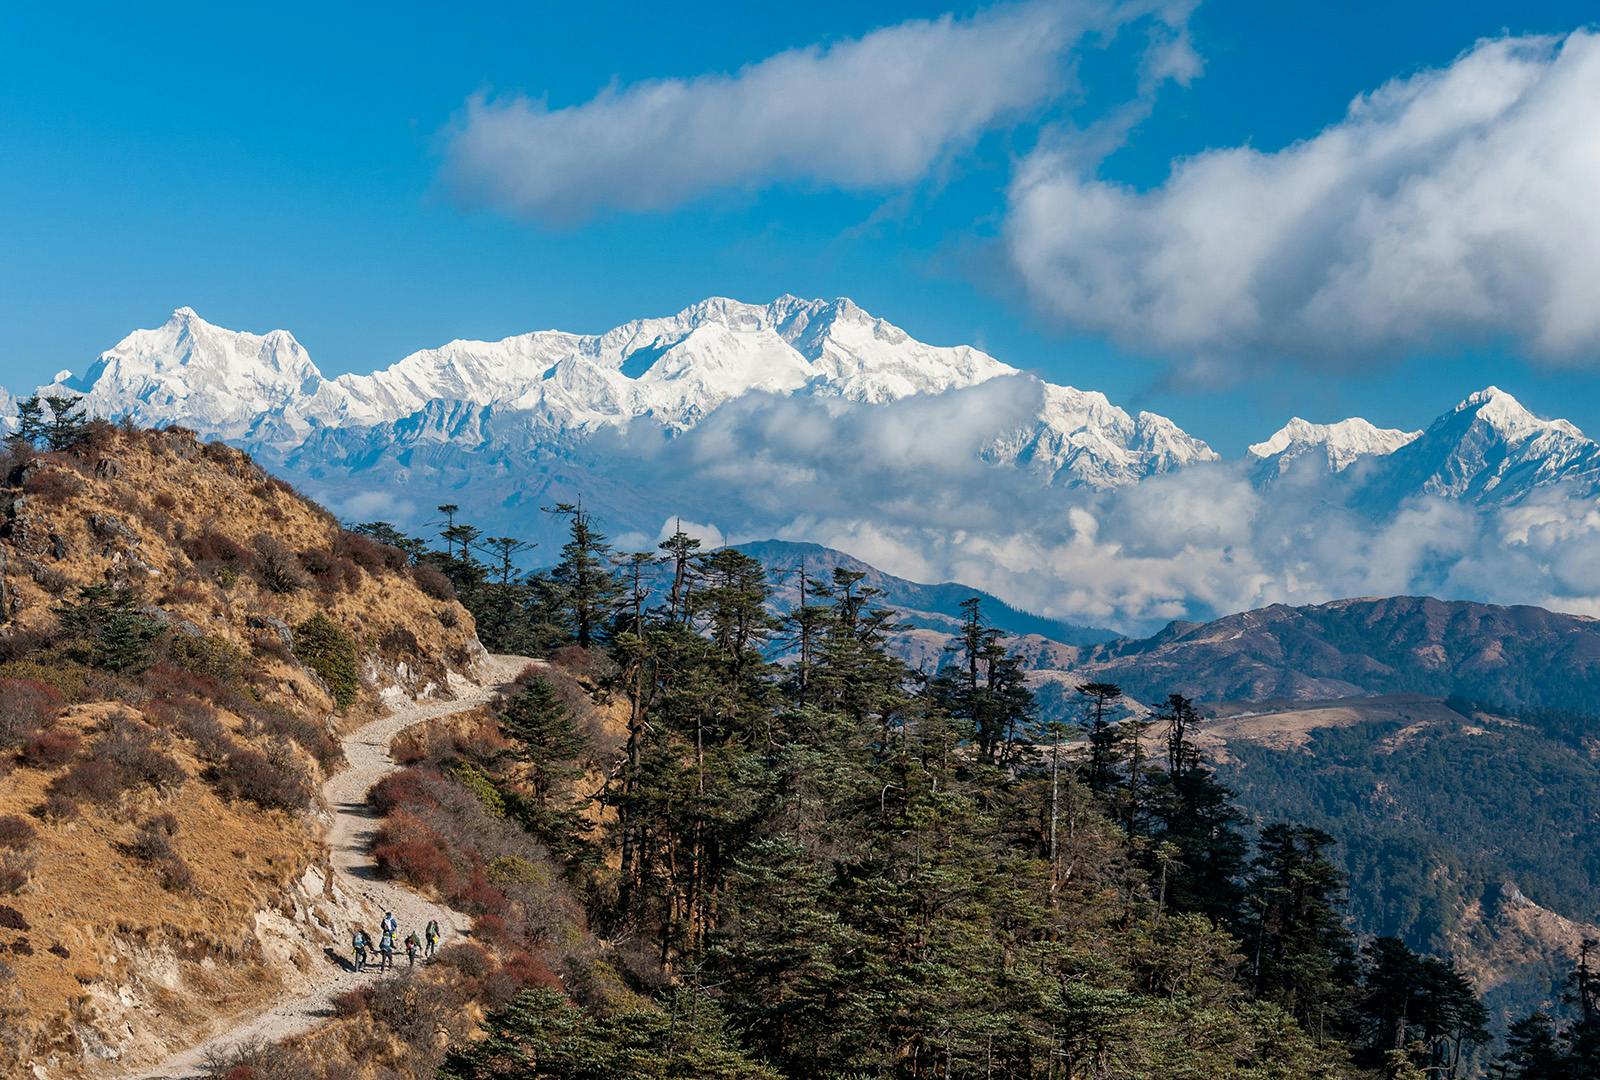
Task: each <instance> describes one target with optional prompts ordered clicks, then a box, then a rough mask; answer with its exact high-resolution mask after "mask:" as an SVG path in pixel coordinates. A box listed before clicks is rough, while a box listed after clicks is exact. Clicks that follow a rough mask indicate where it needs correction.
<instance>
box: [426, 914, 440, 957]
mask: <svg viewBox="0 0 1600 1080" xmlns="http://www.w3.org/2000/svg"><path fill="white" fill-rule="evenodd" d="M422 936H423V937H424V938H425V939H427V942H428V952H427V957H428V959H429V960H432V959H433V950H434V949H436V948H438V947H439V920H438V919H429V920H428V928H427V929H426V930H424V931H423V932H422Z"/></svg>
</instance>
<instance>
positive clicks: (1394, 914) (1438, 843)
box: [1226, 717, 1600, 1007]
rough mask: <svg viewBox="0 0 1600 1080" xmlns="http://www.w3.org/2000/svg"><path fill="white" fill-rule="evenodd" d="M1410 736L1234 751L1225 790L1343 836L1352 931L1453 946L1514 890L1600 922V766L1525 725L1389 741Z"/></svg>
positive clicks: (1256, 807)
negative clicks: (1453, 938) (1457, 930)
mask: <svg viewBox="0 0 1600 1080" xmlns="http://www.w3.org/2000/svg"><path fill="white" fill-rule="evenodd" d="M1405 726H1406V724H1405V723H1404V722H1401V721H1385V722H1374V723H1363V724H1354V725H1351V726H1349V727H1342V728H1324V729H1321V730H1317V731H1313V732H1311V734H1310V737H1309V740H1308V742H1307V744H1306V746H1305V747H1304V749H1303V751H1301V750H1294V751H1288V752H1285V751H1280V750H1274V749H1271V748H1269V747H1265V746H1259V745H1254V744H1251V743H1237V744H1235V745H1234V746H1233V747H1231V748H1230V752H1231V753H1232V754H1233V756H1234V757H1235V758H1236V759H1237V760H1238V765H1237V766H1236V767H1230V768H1229V769H1228V770H1227V772H1226V779H1227V780H1228V782H1229V783H1230V784H1231V785H1233V786H1234V787H1236V788H1237V789H1238V791H1239V793H1240V801H1241V802H1243V803H1244V804H1245V805H1246V806H1248V807H1250V809H1251V810H1252V811H1253V812H1254V813H1255V814H1256V815H1258V816H1260V817H1263V818H1266V819H1268V820H1271V819H1275V818H1285V817H1291V816H1292V817H1295V818H1296V819H1298V820H1301V821H1304V822H1306V823H1307V824H1311V825H1315V826H1317V827H1318V828H1320V829H1323V830H1324V831H1326V832H1328V833H1329V834H1331V835H1333V836H1334V837H1336V838H1337V839H1338V841H1339V846H1338V848H1337V850H1336V853H1335V855H1336V858H1338V859H1339V861H1340V864H1341V869H1343V870H1344V871H1345V873H1346V875H1347V876H1348V878H1349V882H1350V904H1351V911H1352V914H1353V915H1354V917H1355V922H1356V924H1357V925H1359V926H1361V927H1363V928H1366V929H1368V930H1370V931H1371V932H1374V933H1378V934H1386V935H1391V936H1395V937H1399V938H1401V939H1403V940H1404V941H1405V942H1406V943H1407V944H1409V945H1410V946H1412V947H1413V948H1416V949H1420V950H1423V951H1427V950H1430V949H1434V950H1438V949H1442V948H1444V947H1445V946H1446V944H1447V935H1448V933H1449V932H1450V930H1451V929H1452V919H1453V918H1454V914H1453V912H1454V911H1455V910H1457V909H1458V908H1459V907H1461V906H1464V905H1466V904H1470V903H1473V902H1475V901H1481V902H1483V903H1484V904H1486V905H1488V906H1490V907H1491V908H1492V907H1493V905H1494V904H1495V903H1496V902H1497V900H1498V896H1499V892H1500V887H1501V883H1502V882H1506V881H1514V882H1516V883H1517V885H1518V887H1520V888H1521V890H1522V891H1523V892H1524V893H1526V894H1527V895H1528V896H1529V897H1530V898H1532V899H1533V900H1534V901H1535V902H1536V903H1539V904H1541V905H1544V906H1546V907H1550V908H1553V909H1555V910H1558V911H1569V912H1584V911H1594V910H1600V833H1597V832H1596V830H1595V829H1594V828H1593V827H1592V823H1593V822H1594V821H1596V820H1600V764H1597V763H1596V762H1595V761H1594V760H1592V759H1591V758H1590V757H1589V756H1588V755H1586V754H1583V753H1579V752H1576V751H1573V750H1570V749H1568V748H1567V747H1565V746H1563V745H1561V743H1560V742H1557V741H1553V740H1551V739H1549V738H1546V737H1544V736H1543V735H1542V734H1541V733H1540V732H1538V731H1534V730H1529V729H1528V728H1527V727H1524V726H1521V725H1520V724H1511V723H1506V724H1497V723H1493V722H1489V723H1481V722H1473V721H1469V720H1468V719H1467V718H1465V717H1462V718H1461V719H1460V720H1455V721H1444V722H1439V723H1434V724H1430V725H1428V726H1426V727H1420V728H1412V729H1411V730H1409V731H1407V733H1406V736H1405V738H1404V739H1403V740H1399V739H1395V738H1393V736H1394V735H1395V734H1396V733H1397V732H1398V731H1400V730H1401V728H1402V727H1405ZM1379 792H1381V793H1382V795H1381V797H1380V796H1379V794H1378V793H1379ZM1531 1004H1532V1003H1531V1002H1530V1003H1529V1005H1531ZM1525 1007H1526V1006H1525Z"/></svg>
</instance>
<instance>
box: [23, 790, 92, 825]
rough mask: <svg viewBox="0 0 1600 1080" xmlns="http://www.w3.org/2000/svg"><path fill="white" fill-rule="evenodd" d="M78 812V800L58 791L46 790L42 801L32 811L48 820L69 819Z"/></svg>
mask: <svg viewBox="0 0 1600 1080" xmlns="http://www.w3.org/2000/svg"><path fill="white" fill-rule="evenodd" d="M80 812H81V811H80V810H79V809H78V800H77V799H75V798H73V797H72V796H70V795H67V794H64V793H63V792H60V791H46V792H45V795H44V802H42V803H40V804H39V808H38V809H37V810H35V811H34V813H36V814H38V815H39V816H40V817H42V818H45V819H46V820H48V821H70V820H72V819H73V818H75V817H77V816H78V814H79V813H80Z"/></svg>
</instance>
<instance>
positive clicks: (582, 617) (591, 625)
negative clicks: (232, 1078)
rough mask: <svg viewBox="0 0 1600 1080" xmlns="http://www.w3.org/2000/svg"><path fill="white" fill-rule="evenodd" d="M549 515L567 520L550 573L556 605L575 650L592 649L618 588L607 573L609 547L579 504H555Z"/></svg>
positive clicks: (619, 587)
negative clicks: (557, 559) (557, 558)
mask: <svg viewBox="0 0 1600 1080" xmlns="http://www.w3.org/2000/svg"><path fill="white" fill-rule="evenodd" d="M548 512H549V513H552V514H556V515H558V516H561V517H565V518H566V519H567V529H568V539H567V543H566V545H565V546H563V547H562V549H561V561H560V562H558V563H557V564H556V566H555V569H553V570H552V571H551V572H550V580H551V583H552V585H553V586H554V591H555V596H556V601H557V604H558V605H559V606H560V608H561V609H562V611H564V612H565V613H566V619H567V622H568V625H569V627H570V628H571V631H572V636H573V638H574V640H575V641H576V643H577V645H578V647H579V648H583V649H587V648H590V647H592V646H593V645H594V644H595V642H596V641H597V640H598V638H599V635H600V633H601V632H602V630H603V629H604V627H605V625H606V623H607V621H608V620H609V619H610V617H611V614H612V612H613V611H614V610H615V607H616V603H617V599H618V597H619V596H620V595H621V592H622V586H621V584H620V583H619V582H618V581H617V578H616V575H615V574H613V573H612V571H611V563H610V558H611V545H610V544H608V543H607V542H606V538H605V534H603V533H601V532H600V531H599V530H597V529H596V528H595V527H594V523H593V521H592V520H591V518H590V515H589V513H588V511H586V510H584V508H583V507H582V506H581V505H579V504H574V503H559V504H557V505H556V506H554V507H552V508H550V510H549V511H548Z"/></svg>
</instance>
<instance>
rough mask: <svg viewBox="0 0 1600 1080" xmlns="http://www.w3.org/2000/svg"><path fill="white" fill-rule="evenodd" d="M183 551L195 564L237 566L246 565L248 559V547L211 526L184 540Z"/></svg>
mask: <svg viewBox="0 0 1600 1080" xmlns="http://www.w3.org/2000/svg"><path fill="white" fill-rule="evenodd" d="M183 553H184V554H185V555H187V556H189V559H190V561H192V562H194V563H197V564H202V563H204V564H210V565H215V566H232V567H236V568H237V567H243V566H245V565H247V564H248V563H249V561H250V549H249V548H247V547H245V546H244V545H243V544H241V543H239V542H238V541H237V540H234V539H233V538H232V537H228V536H224V535H223V534H222V533H219V532H217V531H216V530H215V529H212V528H207V529H206V530H205V531H204V532H202V533H200V535H198V536H191V537H189V538H188V539H187V540H185V541H184V542H183Z"/></svg>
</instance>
